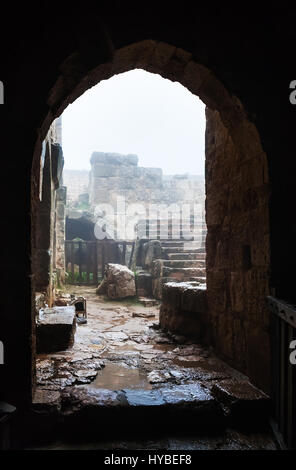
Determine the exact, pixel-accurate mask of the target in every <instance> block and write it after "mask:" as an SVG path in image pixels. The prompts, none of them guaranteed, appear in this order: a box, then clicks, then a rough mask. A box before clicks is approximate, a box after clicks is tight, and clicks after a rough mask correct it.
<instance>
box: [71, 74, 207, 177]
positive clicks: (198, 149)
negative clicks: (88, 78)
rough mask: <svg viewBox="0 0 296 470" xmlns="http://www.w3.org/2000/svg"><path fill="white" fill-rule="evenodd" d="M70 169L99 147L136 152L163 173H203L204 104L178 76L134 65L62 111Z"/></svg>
mask: <svg viewBox="0 0 296 470" xmlns="http://www.w3.org/2000/svg"><path fill="white" fill-rule="evenodd" d="M62 126H63V131H62V136H63V138H62V144H63V152H64V158H65V168H67V169H75V170H82V169H87V170H89V169H90V163H89V160H90V156H91V154H92V152H94V151H101V152H118V153H122V154H128V153H133V154H137V155H138V157H139V163H138V164H139V166H145V167H158V168H162V169H163V172H164V174H168V175H171V174H177V173H178V174H180V173H181V174H182V173H191V174H195V175H201V174H204V160H205V157H204V144H205V105H204V104H203V102H202V101H200V100H199V98H197V97H196V96H195V95H193V94H192V93H190V92H189V91H188V90H187V89H186V88H184V87H183V86H182V85H180V84H179V83H177V82H175V83H174V82H171V81H170V80H166V79H164V78H162V77H161V76H160V75H156V74H152V73H148V72H145V71H143V70H138V69H137V70H132V71H130V72H126V73H122V74H119V75H115V76H113V77H112V78H110V79H109V80H104V81H102V82H100V83H99V84H98V85H96V86H95V87H93V88H91V89H90V90H88V91H86V92H85V93H84V94H83V95H82V96H81V97H80V98H78V99H77V100H76V101H75V102H74V103H73V104H71V105H69V106H68V107H67V109H66V110H65V111H64V113H63V115H62Z"/></svg>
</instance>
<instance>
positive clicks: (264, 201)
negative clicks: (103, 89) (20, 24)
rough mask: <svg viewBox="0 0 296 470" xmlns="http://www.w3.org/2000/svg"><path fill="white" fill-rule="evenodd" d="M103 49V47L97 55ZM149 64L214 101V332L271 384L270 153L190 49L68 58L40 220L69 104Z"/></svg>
mask: <svg viewBox="0 0 296 470" xmlns="http://www.w3.org/2000/svg"><path fill="white" fill-rule="evenodd" d="M94 54H95V53H94ZM134 68H142V69H144V70H146V71H149V72H152V73H158V74H160V75H161V76H163V77H164V78H168V79H170V80H172V81H178V82H180V83H181V84H182V85H184V86H185V87H187V88H188V90H189V91H191V92H192V93H193V94H195V95H198V96H199V98H200V99H202V100H203V101H204V103H205V104H206V105H207V107H208V111H207V132H206V195H207V199H206V218H207V226H208V236H207V290H208V312H209V313H208V316H209V338H208V341H209V342H211V344H213V345H214V346H215V348H216V350H217V352H218V353H220V355H222V356H223V357H224V358H226V359H227V360H228V361H229V362H230V363H231V364H233V365H234V366H235V367H237V368H238V369H240V370H242V371H243V372H244V373H246V374H247V375H249V376H250V378H251V379H252V380H253V381H254V382H255V383H256V384H257V385H259V386H260V387H262V388H264V389H265V390H267V389H268V386H269V374H268V366H269V335H268V317H267V310H266V307H265V296H266V295H267V294H268V271H269V211H268V197H269V186H268V168H267V158H266V155H265V154H264V152H263V150H262V146H261V142H260V137H259V134H258V132H257V130H256V128H255V126H254V125H253V124H252V123H251V122H250V121H249V120H248V117H247V115H246V113H245V111H244V108H243V106H242V104H241V103H240V101H239V100H238V99H237V98H236V97H235V96H232V95H230V94H229V93H228V91H227V90H226V89H225V87H224V86H223V84H222V83H221V82H220V81H219V80H217V79H216V77H215V76H214V74H213V73H212V72H211V71H210V70H209V69H207V68H206V67H204V66H203V65H200V64H197V63H196V62H195V61H194V60H193V58H192V55H191V54H190V53H188V52H186V51H184V50H183V49H180V48H176V47H174V46H171V45H169V44H167V43H164V42H158V41H153V40H146V41H142V42H139V43H135V44H132V45H130V46H126V47H124V48H121V49H118V50H116V51H115V52H114V53H113V57H112V60H110V61H108V62H106V63H104V64H100V65H98V66H97V67H95V68H91V69H87V66H86V65H85V63H84V60H83V57H82V56H81V55H80V54H79V53H78V52H77V53H74V54H72V55H71V56H70V57H68V59H67V60H66V61H65V62H64V63H63V64H62V66H61V68H60V70H61V75H60V76H59V78H58V80H57V82H56V84H55V85H54V86H53V88H52V89H51V92H50V94H49V97H48V101H47V104H48V106H49V112H48V114H47V116H46V117H45V119H44V121H43V123H42V124H41V127H40V131H39V137H38V140H37V143H36V147H35V153H34V160H33V175H34V176H35V178H33V180H34V185H33V186H32V218H33V228H34V223H35V213H34V207H35V206H34V201H36V200H37V199H36V198H37V188H38V175H39V166H40V154H41V146H42V141H43V139H44V138H45V136H46V134H47V131H48V129H49V126H50V124H51V122H52V121H53V120H54V119H55V118H56V117H58V116H59V115H60V114H61V113H62V112H63V110H64V109H65V108H66V107H67V105H68V104H70V103H71V102H73V101H74V100H75V99H76V98H78V97H79V96H80V95H81V94H82V93H84V91H86V90H87V89H88V88H90V87H92V86H94V85H95V84H97V83H98V82H100V81H101V80H106V79H108V78H110V77H111V76H113V75H115V74H118V73H121V72H126V71H128V70H131V69H134Z"/></svg>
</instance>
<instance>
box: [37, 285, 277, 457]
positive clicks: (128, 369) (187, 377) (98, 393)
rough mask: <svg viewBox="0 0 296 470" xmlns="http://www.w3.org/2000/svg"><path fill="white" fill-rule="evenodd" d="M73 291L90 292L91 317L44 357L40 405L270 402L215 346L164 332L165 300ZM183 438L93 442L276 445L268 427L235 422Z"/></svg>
mask: <svg viewBox="0 0 296 470" xmlns="http://www.w3.org/2000/svg"><path fill="white" fill-rule="evenodd" d="M69 292H71V293H73V294H76V295H83V296H84V297H86V299H87V323H86V324H78V325H77V329H76V333H75V343H74V346H73V348H72V349H69V350H66V351H61V352H58V353H51V354H42V355H41V354H40V355H38V356H37V362H36V368H37V389H36V392H35V397H34V400H33V407H35V409H36V410H46V409H49V410H56V411H57V412H59V413H61V414H63V413H64V414H69V413H71V412H72V411H74V412H76V411H77V409H82V408H83V406H90V405H91V406H96V405H97V406H99V407H102V406H103V407H107V408H108V407H110V406H112V407H113V408H112V409H115V408H116V406H118V407H122V406H123V404H124V406H130V407H131V408H135V407H142V408H143V407H145V406H148V407H150V408H151V407H152V408H153V407H154V408H155V407H156V406H159V407H160V409H167V407H168V406H173V407H174V406H178V405H179V404H182V405H184V403H185V404H186V405H188V406H191V405H192V406H194V407H195V409H196V404H198V406H199V407H202V406H204V407H205V409H206V413H209V417H210V419H212V418H211V417H212V416H214V415H215V413H216V414H217V413H218V414H219V413H221V412H222V413H224V414H226V415H227V414H228V415H229V414H231V409H232V408H231V407H232V405H233V410H234V413H235V412H237V409H239V407H238V405H237V404H238V403H240V402H241V403H249V404H250V403H255V408H254V410H255V411H256V406H257V408H258V404H260V405H259V408H260V409H262V408H264V406H265V403H267V402H268V397H267V396H266V395H264V394H263V393H261V392H260V391H258V389H256V388H254V387H252V386H251V384H250V383H249V382H248V379H247V377H245V376H244V375H242V374H240V373H239V372H237V371H235V370H234V369H232V368H231V367H229V366H228V365H227V364H226V363H224V362H223V361H221V360H219V359H218V358H217V357H215V355H214V354H213V352H212V351H211V350H209V349H205V348H203V347H201V346H200V345H198V344H194V343H192V342H190V341H188V340H187V341H186V339H185V338H184V337H180V336H176V335H170V334H168V333H165V332H163V331H161V330H160V329H159V327H158V312H159V306H158V305H152V306H145V305H143V304H141V303H139V302H138V301H134V300H125V301H121V302H119V301H110V300H106V299H105V298H103V297H102V296H97V295H96V294H95V288H92V287H85V286H71V289H70V290H69ZM142 408H141V409H142ZM218 408H219V409H218ZM259 408H258V409H259ZM214 421H215V419H214ZM256 436H257V437H256ZM182 439H183V438H178V439H176V438H170V439H166V440H164V441H163V440H162V441H161V442H160V441H157V442H158V444H157V443H156V441H154V440H153V439H152V440H151V439H150V440H149V439H148V440H146V441H145V443H144V444H143V442H142V443H139V442H137V441H132V442H131V443H127V442H123V441H120V442H119V441H114V442H113V441H112V442H113V443H110V442H109V443H108V442H105V444H98V443H97V444H92V445H91V447H89V448H100V445H102V446H103V447H101V448H135V449H136V448H150V447H149V446H152V447H151V448H158V446H161V448H167V449H187V448H192V449H194V448H201V449H202V448H205V449H206V448H211V449H212V448H238V449H239V448H241V449H248V448H250V449H275V448H276V446H275V443H274V442H273V439H272V438H271V436H270V435H269V434H268V433H267V434H264V433H263V434H262V433H261V434H257V435H256V434H255V437H254V435H253V434H248V436H246V435H245V434H244V433H241V432H239V431H234V430H229V429H228V430H226V431H225V433H224V434H223V436H222V437H221V436H220V437H219V438H215V439H216V440H215V439H214V440H211V439H206V438H199V439H198V440H194V439H189V440H188V439H187V440H184V439H183V440H182ZM104 446H105V447H104ZM112 446H113V447H112ZM153 446H154V447H153ZM53 448H64V445H63V444H59V443H56V444H55V447H53ZM69 448H71V447H69ZM76 448H77V445H76ZM79 448H83V446H82V447H79ZM85 448H87V445H86V447H85Z"/></svg>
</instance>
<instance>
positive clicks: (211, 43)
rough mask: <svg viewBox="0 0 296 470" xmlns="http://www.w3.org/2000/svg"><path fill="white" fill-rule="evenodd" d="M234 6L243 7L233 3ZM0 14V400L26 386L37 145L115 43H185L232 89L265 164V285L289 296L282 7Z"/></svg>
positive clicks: (294, 34)
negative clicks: (1, 352) (0, 91)
mask: <svg viewBox="0 0 296 470" xmlns="http://www.w3.org/2000/svg"><path fill="white" fill-rule="evenodd" d="M238 7H239V8H240V9H241V5H239V6H238ZM56 12H58V14H57V13H56ZM2 16H3V18H4V19H3V21H5V24H10V25H13V27H11V28H8V29H7V28H5V29H4V28H3V29H1V32H0V36H1V44H2V45H3V49H2V52H1V69H0V70H1V72H0V73H1V77H0V78H1V80H2V81H3V83H4V90H5V94H4V96H5V104H4V105H1V106H0V119H1V126H0V129H1V131H2V135H1V154H2V159H1V164H2V168H1V169H2V174H3V175H6V177H5V178H3V179H2V184H1V190H2V194H1V197H2V201H5V204H3V206H2V222H3V228H2V236H3V241H2V243H3V245H2V246H4V247H5V250H3V253H2V259H1V261H2V270H1V275H2V279H1V286H2V289H3V291H4V292H5V296H4V298H3V299H2V300H3V305H2V309H1V314H0V315H1V318H0V320H1V322H0V324H1V329H0V339H1V340H2V341H3V343H4V348H5V365H4V366H0V384H1V391H0V395H1V398H4V399H6V400H8V401H10V402H11V403H13V404H19V405H23V404H25V403H26V402H27V401H28V400H29V399H30V393H31V369H32V329H33V324H32V319H31V318H32V317H31V313H32V292H33V291H32V287H34V277H32V272H31V256H32V250H31V248H32V233H33V232H34V230H35V224H36V221H35V218H34V217H35V208H36V203H37V202H36V201H37V199H36V193H37V191H38V189H39V156H40V151H41V142H42V140H43V139H44V137H45V135H46V132H47V130H48V127H49V124H50V122H51V121H52V120H53V118H54V117H55V116H56V115H57V114H58V113H59V112H61V111H62V109H63V108H64V106H65V105H66V103H67V102H70V101H71V100H74V99H75V96H79V94H80V93H81V91H83V90H84V89H85V85H86V87H89V86H91V85H92V84H95V83H97V78H96V77H94V78H93V80H94V81H93V82H92V81H91V78H90V79H87V80H86V81H84V78H85V77H86V76H87V74H88V72H89V71H91V70H93V69H94V68H95V67H97V66H98V65H99V64H105V63H107V62H110V61H111V62H112V60H113V53H114V51H115V50H117V49H119V48H121V47H124V46H126V45H129V44H132V43H135V42H138V41H142V40H146V39H154V40H157V41H164V42H165V43H167V44H170V45H172V46H177V47H178V48H182V49H184V50H185V51H187V52H188V53H191V54H192V59H193V60H194V61H195V62H197V63H200V64H202V65H203V66H205V67H207V68H208V69H209V70H210V71H211V72H212V74H213V75H214V76H215V77H217V79H218V80H219V82H220V83H222V84H223V85H224V87H225V89H226V90H227V93H229V94H230V96H232V95H235V96H237V97H238V98H239V99H240V101H241V103H242V104H243V106H244V109H245V111H246V113H247V116H248V118H249V119H250V120H251V121H252V122H253V123H254V124H255V126H256V128H257V130H258V132H259V135H260V139H261V143H262V147H263V150H264V152H265V153H266V155H267V159H268V170H269V177H270V185H271V198H270V236H271V268H270V269H271V270H270V275H271V280H270V286H271V287H275V289H276V291H275V292H276V295H278V296H279V297H282V298H285V299H287V300H290V301H294V302H295V301H296V290H295V287H294V278H293V276H291V273H293V271H294V266H295V261H296V245H295V235H296V222H295V218H294V200H295V176H294V175H295V172H294V167H295V158H294V155H295V137H294V134H295V120H296V107H295V106H294V107H293V106H292V105H291V104H290V102H289V99H288V97H289V83H290V81H291V80H293V79H295V78H296V77H295V63H294V60H293V57H294V44H295V40H296V31H295V21H294V17H295V12H293V11H292V8H291V7H290V8H289V10H284V9H283V7H277V8H276V9H275V8H273V6H272V5H270V6H269V8H268V10H267V11H264V14H262V15H261V14H260V12H259V11H257V10H254V11H250V12H249V14H248V13H246V12H245V11H243V12H241V13H239V11H238V10H237V11H236V10H234V9H233V6H232V7H231V9H230V7H229V8H228V7H227V6H226V5H225V4H223V5H221V7H218V8H216V9H214V11H213V5H212V4H211V5H210V6H209V7H205V6H203V7H202V6H200V5H197V6H196V7H192V9H191V8H189V7H188V8H187V7H186V8H185V7H183V8H182V9H181V8H179V7H178V8H177V7H172V6H171V4H170V8H169V9H168V8H165V6H164V5H163V9H162V7H161V5H160V4H158V5H157V8H156V9H155V8H154V7H153V5H152V4H150V3H149V4H147V6H145V7H143V5H142V4H139V7H135V8H128V7H127V6H126V5H125V4H124V5H123V4H120V3H116V2H114V3H113V2H111V3H110V2H108V6H106V7H104V6H103V5H102V4H101V3H97V4H96V5H94V4H93V3H90V2H88V1H86V2H84V3H83V4H82V3H79V4H77V6H74V5H71V7H70V6H69V5H66V4H65V6H64V7H63V6H62V4H61V3H59V4H57V5H55V2H54V1H53V2H42V4H39V5H35V6H34V11H33V12H31V11H30V5H29V4H28V3H24V4H20V5H18V8H17V10H16V9H15V6H14V5H11V7H7V8H6V9H5V8H4V7H3V10H2ZM70 57H71V58H70ZM160 59H161V54H160ZM129 60H130V62H129V63H130V66H131V59H129ZM67 64H68V65H67ZM170 67H171V68H169V69H166V70H164V73H165V74H166V76H167V77H168V78H170V76H172V77H173V79H178V76H179V75H178V74H179V73H180V71H182V70H183V68H184V63H183V62H182V58H180V57H179V56H178V54H176V56H175V60H174V61H173V63H171V65H170ZM106 68H108V67H107V66H106ZM108 70H109V69H108ZM172 70H173V73H172ZM112 73H113V72H112V69H111V70H110V74H111V75H112ZM170 74H171V75H170ZM55 83H56V86H55V87H54V84H55ZM76 86H77V87H78V88H77V89H76V90H75V87H76ZM205 86H206V91H207V96H208V97H209V96H212V98H213V102H215V101H217V99H219V98H220V96H218V97H217V96H215V94H217V90H216V88H215V87H213V86H212V82H211V81H209V82H208V84H206V83H205ZM53 87H54V88H53ZM69 96H70V98H69ZM209 104H210V103H209V100H208V102H207V105H208V106H209ZM210 107H211V106H210ZM224 124H225V122H224ZM246 144H247V143H246ZM34 154H35V159H34V160H33V155H34ZM12 181H13V184H12ZM248 257H249V255H248V249H247V248H246V249H245V258H246V259H248ZM16 291H17V295H16ZM256 351H257V346H256V345H254V349H253V353H254V355H255V359H254V360H258V357H257V355H256Z"/></svg>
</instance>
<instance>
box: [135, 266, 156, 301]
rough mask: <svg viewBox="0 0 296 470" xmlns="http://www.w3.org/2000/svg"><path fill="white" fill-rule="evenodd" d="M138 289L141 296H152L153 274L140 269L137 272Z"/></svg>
mask: <svg viewBox="0 0 296 470" xmlns="http://www.w3.org/2000/svg"><path fill="white" fill-rule="evenodd" d="M136 290H137V295H138V296H139V297H151V296H152V276H151V274H150V273H148V272H145V271H139V272H137V274H136Z"/></svg>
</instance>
